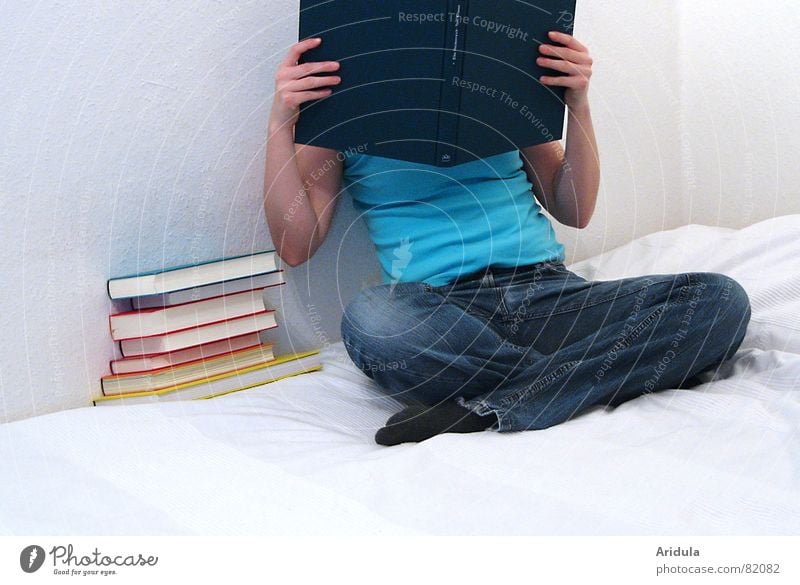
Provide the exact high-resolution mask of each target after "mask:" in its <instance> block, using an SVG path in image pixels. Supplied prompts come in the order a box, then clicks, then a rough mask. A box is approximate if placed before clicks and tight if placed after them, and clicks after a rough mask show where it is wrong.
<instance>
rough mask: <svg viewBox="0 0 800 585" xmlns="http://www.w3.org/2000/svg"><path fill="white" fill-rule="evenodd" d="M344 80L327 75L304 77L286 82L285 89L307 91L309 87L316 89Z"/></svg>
mask: <svg viewBox="0 0 800 585" xmlns="http://www.w3.org/2000/svg"><path fill="white" fill-rule="evenodd" d="M341 81H342V78H341V77H338V76H333V75H331V76H325V77H303V78H302V79H296V80H294V81H290V82H289V83H287V84H286V86H285V87H284V89H285V90H286V91H295V92H298V91H306V90H309V89H316V88H318V87H325V86H327V85H338V84H339V83H340V82H341Z"/></svg>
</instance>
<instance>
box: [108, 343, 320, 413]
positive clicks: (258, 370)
mask: <svg viewBox="0 0 800 585" xmlns="http://www.w3.org/2000/svg"><path fill="white" fill-rule="evenodd" d="M321 368H322V363H321V355H320V350H319V349H314V350H310V351H306V352H300V353H294V354H284V355H281V356H278V357H276V358H275V359H274V360H272V361H270V362H266V363H262V364H258V365H255V366H251V367H248V368H243V369H240V370H234V371H232V372H227V373H224V374H219V375H217V376H211V377H209V378H205V379H202V380H195V381H192V382H187V383H184V384H179V385H177V386H172V387H170V388H164V389H161V390H152V391H148V392H134V393H130V394H117V395H114V396H100V397H98V398H95V399H94V400H93V401H92V403H93V404H94V406H99V405H101V404H102V405H107V404H137V403H148V402H160V401H168V400H184V399H185V400H191V399H198V398H212V397H216V396H221V395H223V394H229V393H231V392H237V391H240V390H245V389H247V388H252V387H254V386H260V385H263V384H268V383H270V382H275V381H277V380H280V379H283V378H285V377H288V376H293V375H297V374H303V373H307V372H312V371H317V370H320V369H321Z"/></svg>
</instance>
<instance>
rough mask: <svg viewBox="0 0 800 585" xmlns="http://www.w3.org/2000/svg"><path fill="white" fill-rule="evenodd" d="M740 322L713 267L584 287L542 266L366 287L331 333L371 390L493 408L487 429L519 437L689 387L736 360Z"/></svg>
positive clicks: (738, 296)
mask: <svg viewBox="0 0 800 585" xmlns="http://www.w3.org/2000/svg"><path fill="white" fill-rule="evenodd" d="M749 320H750V302H749V299H748V297H747V294H746V293H745V291H744V289H743V288H742V287H741V285H740V284H739V283H737V282H736V281H735V280H733V279H731V278H730V277H728V276H725V275H723V274H719V273H715V272H688V273H681V274H652V275H648V276H637V277H632V278H623V279H618V280H609V281H588V280H586V279H584V278H582V277H580V276H578V275H577V274H575V273H573V272H571V271H570V270H569V269H567V268H566V266H565V265H564V264H563V263H561V262H542V263H538V264H532V265H528V266H521V267H517V268H492V267H489V268H487V269H485V270H481V271H478V272H476V273H473V274H470V275H463V276H461V277H459V278H458V279H456V280H455V281H453V282H451V283H449V284H446V285H443V286H432V285H430V284H428V283H426V282H396V283H391V284H388V283H385V284H380V285H377V286H373V287H370V288H367V289H364V290H362V291H361V292H360V293H359V294H358V295H356V297H354V298H353V300H352V301H351V302H350V303H349V304H348V305H347V307H346V309H345V311H344V315H343V317H342V323H341V333H342V340H343V342H344V344H345V347H346V348H347V352H348V354H349V356H350V358H351V359H352V360H353V362H354V363H355V364H356V365H357V366H359V367H360V368H361V369H362V370H363V371H364V373H365V374H366V375H367V376H369V377H370V378H372V379H373V380H374V381H375V382H376V383H377V384H378V386H379V387H380V389H381V391H382V392H385V393H386V394H388V395H390V396H392V397H393V398H396V399H398V400H400V401H401V402H404V403H407V404H415V403H416V404H420V403H421V404H430V405H434V404H437V403H439V402H441V401H444V400H455V401H457V403H459V404H461V405H462V406H465V407H467V408H468V409H470V410H473V411H474V412H476V413H478V414H481V415H484V414H489V413H494V414H495V415H497V423H496V424H494V425H493V426H492V427H491V429H492V430H497V431H519V430H529V429H543V428H547V427H549V426H552V425H556V424H559V423H561V422H564V421H566V420H569V419H570V418H572V417H575V416H576V415H578V414H580V413H581V412H583V411H585V410H586V409H588V408H589V407H591V406H595V405H606V406H617V405H619V404H621V403H623V402H626V401H628V400H630V399H632V398H636V397H637V396H640V395H642V394H644V393H650V392H657V391H659V390H664V389H668V388H689V387H691V386H692V385H694V384H696V383H698V380H697V378H696V377H695V376H696V375H697V374H698V373H700V372H703V371H706V370H709V369H711V368H713V367H714V366H717V365H719V364H720V363H722V362H723V361H725V360H727V359H729V358H730V357H732V356H733V355H734V353H735V352H736V350H737V349H738V348H739V345H740V344H741V342H742V339H743V337H744V335H745V331H746V329H747V324H748V322H749Z"/></svg>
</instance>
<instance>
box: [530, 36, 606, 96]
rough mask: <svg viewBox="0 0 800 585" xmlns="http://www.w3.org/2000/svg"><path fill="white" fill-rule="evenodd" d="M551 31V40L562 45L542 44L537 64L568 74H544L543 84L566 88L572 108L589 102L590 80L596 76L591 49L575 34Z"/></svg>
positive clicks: (541, 79)
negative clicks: (593, 73)
mask: <svg viewBox="0 0 800 585" xmlns="http://www.w3.org/2000/svg"><path fill="white" fill-rule="evenodd" d="M548 34H549V36H550V40H552V41H555V42H557V43H560V45H548V44H545V43H542V44H541V45H539V53H540V56H539V57H538V58H537V59H536V64H537V65H539V66H540V67H547V68H548V69H555V70H556V71H560V72H562V73H565V74H566V75H556V76H548V75H542V76H541V77H540V78H539V81H541V82H542V84H543V85H550V86H556V85H558V86H562V87H566V88H567V89H566V92H565V94H564V101H565V102H566V104H567V107H568V108H576V107H581V106H586V105H588V104H589V79H590V78H591V77H592V58H591V57H590V56H589V50H588V49H587V48H586V47H585V46H583V45H582V44H581V43H579V42H578V41H577V40H576V39H575V37H573V36H572V35H568V34H566V33H562V32H560V31H550V32H549V33H548Z"/></svg>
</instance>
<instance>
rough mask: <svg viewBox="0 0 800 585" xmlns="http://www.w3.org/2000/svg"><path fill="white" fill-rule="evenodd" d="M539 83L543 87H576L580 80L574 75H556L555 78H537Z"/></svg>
mask: <svg viewBox="0 0 800 585" xmlns="http://www.w3.org/2000/svg"><path fill="white" fill-rule="evenodd" d="M539 81H541V82H542V84H543V85H557V86H561V87H577V85H578V83H580V82H581V79H580V78H579V77H578V76H576V75H558V76H555V77H554V76H551V75H542V76H541V77H540V78H539Z"/></svg>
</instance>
